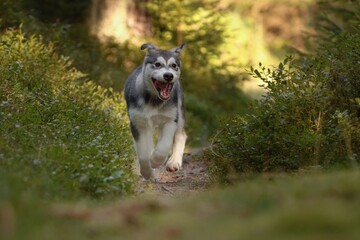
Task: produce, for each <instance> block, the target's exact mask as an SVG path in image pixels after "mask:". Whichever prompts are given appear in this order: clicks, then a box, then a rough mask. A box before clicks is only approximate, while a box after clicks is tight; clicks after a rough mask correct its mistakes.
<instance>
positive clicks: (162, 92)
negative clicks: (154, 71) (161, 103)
mask: <svg viewBox="0 0 360 240" xmlns="http://www.w3.org/2000/svg"><path fill="white" fill-rule="evenodd" d="M151 80H152V82H153V84H154V86H155V88H156V90H157V91H158V93H159V97H160V99H161V100H168V99H169V98H170V94H171V90H172V88H173V85H174V83H167V82H163V81H160V80H156V79H154V78H151Z"/></svg>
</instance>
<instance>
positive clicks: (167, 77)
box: [164, 72, 174, 82]
mask: <svg viewBox="0 0 360 240" xmlns="http://www.w3.org/2000/svg"><path fill="white" fill-rule="evenodd" d="M173 79H174V75H173V74H172V73H169V72H167V73H164V80H165V81H167V82H170V81H172V80H173Z"/></svg>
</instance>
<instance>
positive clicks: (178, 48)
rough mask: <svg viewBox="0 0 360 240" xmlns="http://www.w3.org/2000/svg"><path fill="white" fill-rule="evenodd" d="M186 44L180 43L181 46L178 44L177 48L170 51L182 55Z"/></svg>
mask: <svg viewBox="0 0 360 240" xmlns="http://www.w3.org/2000/svg"><path fill="white" fill-rule="evenodd" d="M184 46H185V43H183V44H180V45H179V46H177V47H176V48H173V49H171V50H170V51H172V52H174V53H176V54H178V55H180V53H181V52H182V50H183V48H184Z"/></svg>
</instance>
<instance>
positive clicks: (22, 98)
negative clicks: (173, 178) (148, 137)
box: [0, 29, 133, 198]
mask: <svg viewBox="0 0 360 240" xmlns="http://www.w3.org/2000/svg"><path fill="white" fill-rule="evenodd" d="M126 119H127V118H126V111H125V104H124V102H123V100H122V96H121V95H120V94H118V93H115V92H114V91H113V90H112V89H104V88H102V87H100V86H98V85H96V84H94V83H93V82H91V81H89V80H87V78H86V76H85V75H84V74H82V73H81V72H79V71H78V70H76V69H74V68H72V67H71V62H70V61H69V60H68V59H67V58H65V57H62V56H59V55H57V54H56V53H55V52H54V47H53V46H52V45H51V44H50V45H45V44H43V43H42V40H41V37H35V36H29V37H25V35H24V34H23V33H22V32H21V30H14V29H10V30H8V31H6V32H5V33H4V34H2V35H1V37H0V122H1V125H0V166H1V167H0V169H1V170H0V171H1V174H0V175H1V176H2V178H1V179H0V181H2V182H1V183H0V184H2V185H6V188H1V190H0V192H1V195H4V194H5V192H4V191H5V190H4V191H3V189H9V191H10V193H6V194H10V195H11V194H15V193H18V192H28V193H32V192H33V193H35V194H39V195H41V196H45V197H49V198H56V197H76V196H79V195H84V194H85V195H89V196H105V194H106V195H111V194H117V195H119V194H120V195H123V194H128V193H130V192H131V191H132V185H133V175H132V162H131V161H130V160H129V159H131V156H132V146H131V145H132V141H131V138H130V135H129V131H128V126H127V120H126ZM13 186H19V188H16V187H13ZM6 194H5V195H6Z"/></svg>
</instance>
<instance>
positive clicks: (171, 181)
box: [136, 149, 210, 196]
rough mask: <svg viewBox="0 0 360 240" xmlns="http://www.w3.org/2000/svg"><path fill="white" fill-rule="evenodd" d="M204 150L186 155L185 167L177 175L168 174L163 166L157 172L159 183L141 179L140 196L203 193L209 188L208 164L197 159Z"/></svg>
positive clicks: (196, 150)
mask: <svg viewBox="0 0 360 240" xmlns="http://www.w3.org/2000/svg"><path fill="white" fill-rule="evenodd" d="M201 152H202V149H193V150H191V151H190V152H189V153H186V154H184V158H183V167H182V169H181V170H180V171H177V172H175V173H172V172H168V171H166V170H165V167H164V166H162V167H160V168H159V169H158V170H157V181H155V182H148V181H144V180H143V179H141V178H140V179H139V182H138V185H137V186H136V191H137V192H138V193H139V194H142V193H146V194H153V195H160V196H161V195H165V196H172V195H191V194H193V193H198V192H203V191H205V190H206V189H208V187H209V184H210V183H209V174H208V166H207V163H206V162H205V161H203V160H199V159H196V155H198V154H200V153H201Z"/></svg>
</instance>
